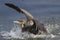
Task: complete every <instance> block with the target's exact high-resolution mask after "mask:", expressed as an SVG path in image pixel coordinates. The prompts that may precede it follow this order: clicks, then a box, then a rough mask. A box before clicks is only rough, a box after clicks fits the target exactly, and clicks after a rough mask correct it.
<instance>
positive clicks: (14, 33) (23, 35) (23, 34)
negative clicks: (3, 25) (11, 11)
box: [0, 24, 56, 39]
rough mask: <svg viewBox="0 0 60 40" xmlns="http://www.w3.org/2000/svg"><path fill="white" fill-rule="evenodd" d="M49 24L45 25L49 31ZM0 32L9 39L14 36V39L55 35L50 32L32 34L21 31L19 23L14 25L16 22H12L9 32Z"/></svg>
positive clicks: (53, 36) (52, 36)
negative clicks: (12, 25)
mask: <svg viewBox="0 0 60 40" xmlns="http://www.w3.org/2000/svg"><path fill="white" fill-rule="evenodd" d="M50 26H52V25H46V27H47V29H48V31H49V32H50V30H49V29H51V28H49V27H50ZM55 26H56V25H55ZM52 27H53V26H52ZM52 29H53V28H52ZM52 29H51V30H52ZM0 34H1V36H2V37H3V38H5V39H11V38H16V39H26V38H48V37H49V38H55V37H56V35H53V34H51V33H49V34H41V35H34V34H31V33H28V32H22V29H21V27H20V26H19V25H16V24H14V27H13V28H12V29H11V30H10V31H9V32H8V31H2V32H0Z"/></svg>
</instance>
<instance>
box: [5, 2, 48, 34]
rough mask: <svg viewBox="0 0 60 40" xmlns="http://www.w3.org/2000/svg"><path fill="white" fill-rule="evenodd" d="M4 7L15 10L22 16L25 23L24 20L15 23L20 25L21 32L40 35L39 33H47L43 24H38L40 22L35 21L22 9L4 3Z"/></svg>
mask: <svg viewBox="0 0 60 40" xmlns="http://www.w3.org/2000/svg"><path fill="white" fill-rule="evenodd" d="M5 5H6V6H8V7H10V8H12V9H14V10H16V11H17V12H19V13H21V14H24V16H25V17H26V19H27V21H25V20H17V21H15V23H17V24H19V25H21V27H22V32H25V31H27V32H29V33H32V34H35V35H36V34H41V33H47V30H46V28H45V27H44V24H43V23H40V21H38V20H36V19H35V18H34V17H33V15H31V13H29V12H28V11H26V10H25V9H23V8H19V7H18V6H16V5H14V4H12V3H5Z"/></svg>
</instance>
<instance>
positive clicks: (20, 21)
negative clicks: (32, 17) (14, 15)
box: [14, 20, 25, 27]
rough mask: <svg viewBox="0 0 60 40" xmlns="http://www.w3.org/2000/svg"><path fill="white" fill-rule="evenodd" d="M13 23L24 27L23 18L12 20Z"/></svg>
mask: <svg viewBox="0 0 60 40" xmlns="http://www.w3.org/2000/svg"><path fill="white" fill-rule="evenodd" d="M14 23H16V24H19V25H21V27H24V25H25V21H24V20H18V21H14Z"/></svg>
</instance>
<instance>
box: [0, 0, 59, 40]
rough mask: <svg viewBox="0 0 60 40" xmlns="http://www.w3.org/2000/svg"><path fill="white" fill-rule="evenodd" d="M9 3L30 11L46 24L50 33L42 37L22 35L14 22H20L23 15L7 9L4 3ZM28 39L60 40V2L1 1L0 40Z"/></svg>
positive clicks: (45, 0) (51, 0) (53, 0)
mask: <svg viewBox="0 0 60 40" xmlns="http://www.w3.org/2000/svg"><path fill="white" fill-rule="evenodd" d="M7 2H8V3H13V4H15V5H17V6H19V7H22V8H24V9H26V10H27V11H29V12H30V13H31V14H32V15H33V16H34V17H35V18H36V19H39V20H40V21H41V22H43V23H44V25H45V27H46V28H47V30H48V32H49V33H48V34H41V35H33V34H28V32H27V33H26V32H24V33H21V27H19V26H18V25H15V24H14V23H13V21H15V20H19V19H20V18H21V17H23V15H22V14H19V13H18V12H16V11H13V10H12V9H10V8H9V7H6V6H5V5H4V3H7ZM23 19H25V18H23ZM30 35H31V36H30ZM29 36H30V37H29ZM37 36H38V38H37ZM27 37H29V38H28V39H25V40H60V0H18V1H17V0H0V40H8V39H10V40H20V39H24V38H27ZM31 37H32V38H31ZM33 37H35V38H33Z"/></svg>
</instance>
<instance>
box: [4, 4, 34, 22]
mask: <svg viewBox="0 0 60 40" xmlns="http://www.w3.org/2000/svg"><path fill="white" fill-rule="evenodd" d="M5 5H6V6H8V7H10V8H13V9H14V10H16V11H18V12H19V13H20V12H21V13H22V14H24V15H25V16H26V18H27V20H28V21H29V20H32V19H34V17H33V16H32V15H31V14H30V13H29V12H27V11H26V10H24V9H22V8H19V7H17V6H15V5H14V4H11V3H5Z"/></svg>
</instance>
